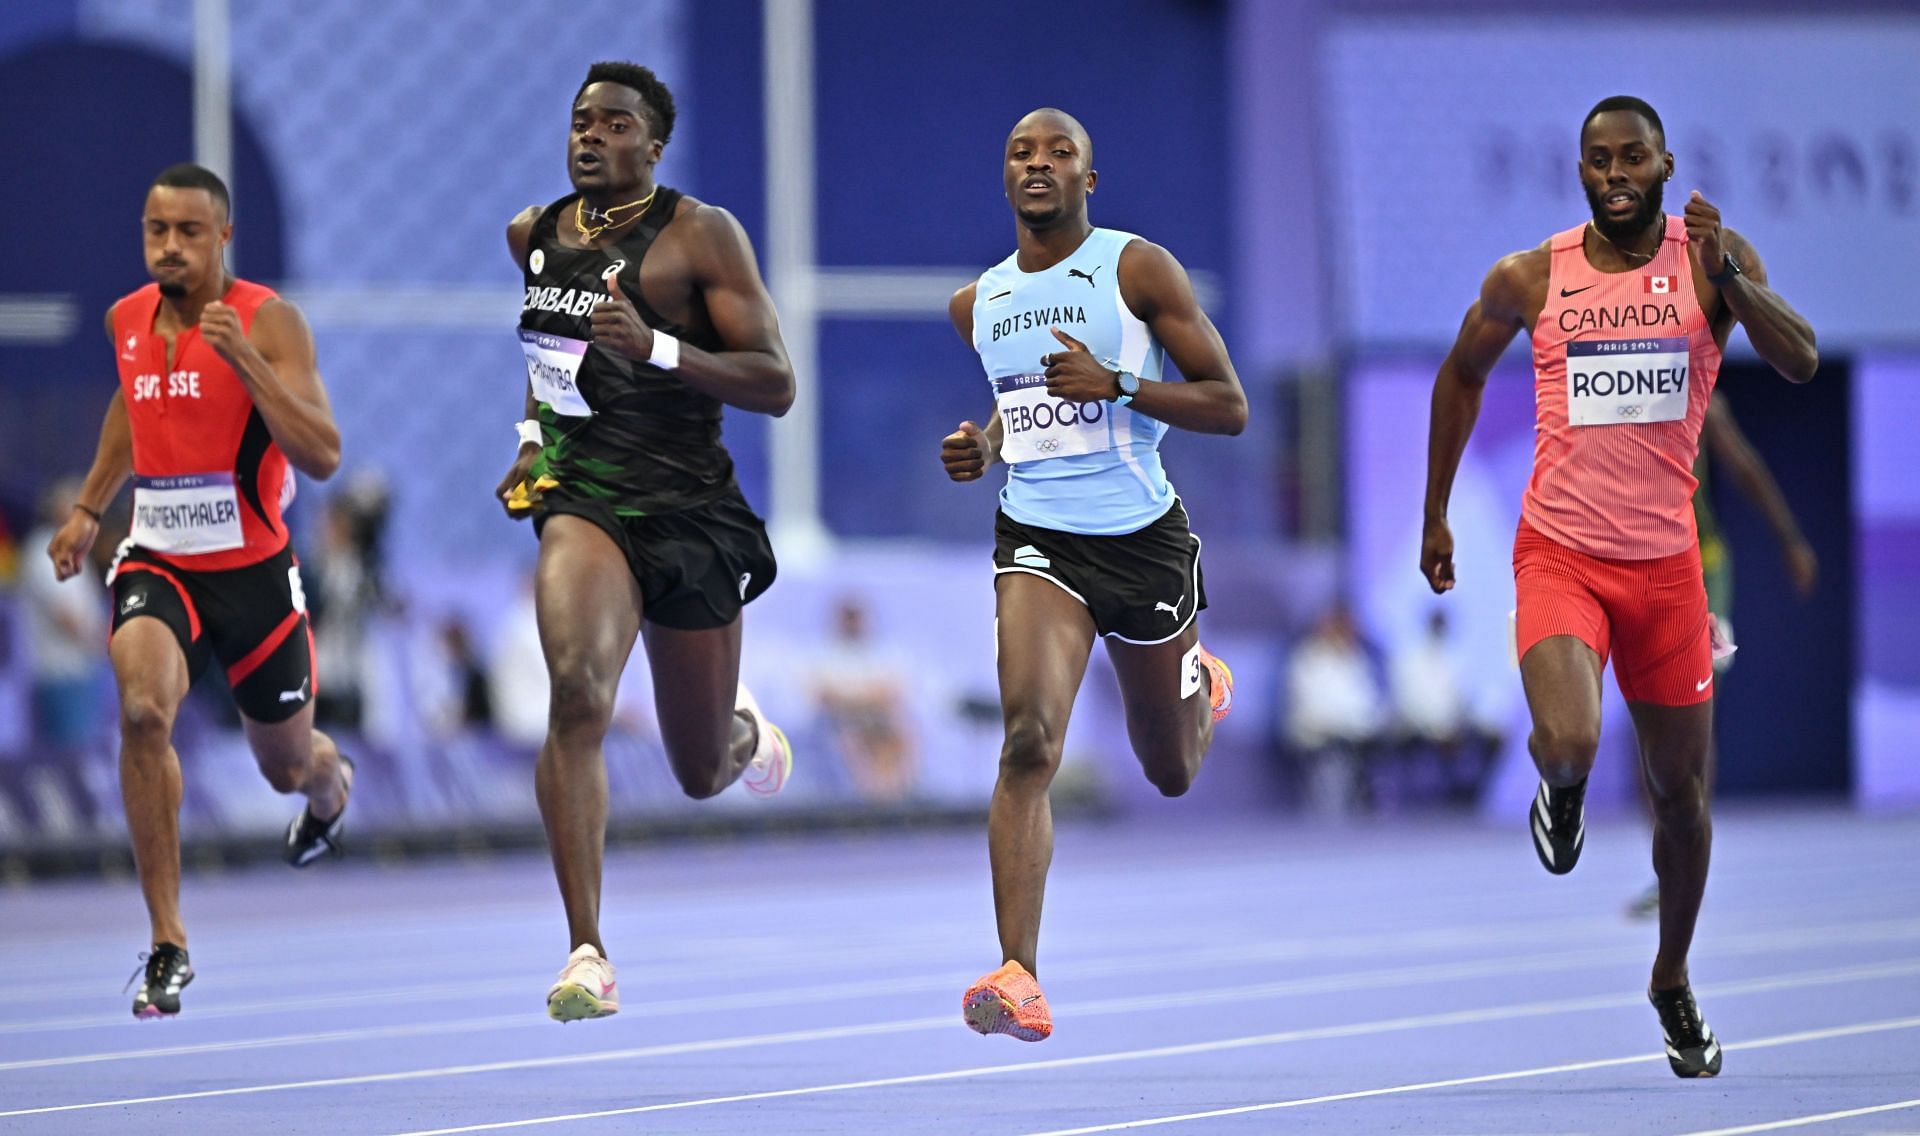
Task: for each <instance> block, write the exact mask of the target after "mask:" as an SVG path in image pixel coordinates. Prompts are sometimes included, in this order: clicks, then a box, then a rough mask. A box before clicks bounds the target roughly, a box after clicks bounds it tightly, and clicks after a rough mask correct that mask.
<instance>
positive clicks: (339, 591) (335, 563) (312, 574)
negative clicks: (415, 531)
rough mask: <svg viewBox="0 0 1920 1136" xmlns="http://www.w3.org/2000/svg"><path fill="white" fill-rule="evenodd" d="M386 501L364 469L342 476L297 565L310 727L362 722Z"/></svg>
mask: <svg viewBox="0 0 1920 1136" xmlns="http://www.w3.org/2000/svg"><path fill="white" fill-rule="evenodd" d="M387 505H388V494H387V485H386V481H385V479H384V478H382V477H380V476H379V475H378V474H372V473H359V474H355V475H354V476H353V477H352V478H349V479H348V481H347V483H346V484H345V485H344V486H342V487H341V489H340V490H339V491H338V492H336V493H335V494H334V495H333V496H331V497H329V498H328V499H327V515H326V520H325V522H324V523H323V524H322V525H321V529H320V545H319V547H318V548H317V549H316V550H315V551H314V554H313V555H312V556H310V557H308V558H307V560H306V562H305V563H304V564H302V566H301V574H302V576H303V577H305V579H306V588H307V603H308V611H309V614H310V615H311V617H312V620H313V637H314V654H315V668H314V669H315V672H316V674H317V676H318V679H319V681H318V682H317V683H316V684H315V693H314V701H313V716H314V724H315V725H316V726H336V727H341V728H344V729H347V730H353V731H358V730H360V729H361V728H362V727H363V725H364V724H365V718H366V690H367V684H368V675H369V674H370V673H371V670H372V658H371V654H370V652H371V649H372V648H371V642H370V640H371V631H372V625H373V622H374V619H375V617H376V616H378V615H379V614H380V612H381V610H382V608H383V607H384V606H385V602H386V590H385V588H384V586H383V584H382V579H381V557H380V544H381V539H382V537H383V536H384V534H385V532H386V525H387Z"/></svg>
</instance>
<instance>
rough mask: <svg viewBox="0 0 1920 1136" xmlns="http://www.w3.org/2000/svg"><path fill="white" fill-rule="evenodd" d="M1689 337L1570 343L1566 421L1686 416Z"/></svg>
mask: <svg viewBox="0 0 1920 1136" xmlns="http://www.w3.org/2000/svg"><path fill="white" fill-rule="evenodd" d="M1687 367H1688V359H1687V337H1686V336H1684V335H1678V336H1674V337H1673V338H1671V339H1603V340H1590V341H1586V342H1578V343H1569V344H1567V421H1568V422H1570V423H1571V424H1573V425H1575V426H1622V425H1629V426H1631V425H1639V424H1641V423H1644V422H1677V421H1679V420H1680V419H1682V418H1685V417H1686V416H1687Z"/></svg>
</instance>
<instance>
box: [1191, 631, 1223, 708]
mask: <svg viewBox="0 0 1920 1136" xmlns="http://www.w3.org/2000/svg"><path fill="white" fill-rule="evenodd" d="M1194 646H1196V647H1200V665H1201V666H1204V667H1206V668H1207V677H1208V678H1209V679H1210V680H1211V681H1210V682H1209V683H1208V684H1207V685H1208V686H1209V687H1211V688H1212V691H1213V695H1212V697H1213V720H1214V721H1216V722H1218V721H1219V720H1220V719H1222V718H1224V717H1226V716H1227V715H1229V714H1231V713H1233V672H1232V671H1230V670H1228V669H1227V664H1226V663H1224V662H1221V661H1220V660H1219V659H1218V658H1215V657H1214V654H1213V652H1212V651H1209V650H1207V649H1206V648H1205V647H1203V646H1201V645H1200V644H1198V643H1196V644H1194Z"/></svg>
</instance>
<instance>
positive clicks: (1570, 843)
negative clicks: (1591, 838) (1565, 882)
mask: <svg viewBox="0 0 1920 1136" xmlns="http://www.w3.org/2000/svg"><path fill="white" fill-rule="evenodd" d="M1586 802H1587V779H1586V778H1584V777H1582V778H1581V779H1580V783H1579V784H1578V785H1572V786H1569V787H1567V788H1565V789H1554V788H1550V787H1549V786H1548V785H1547V783H1546V782H1545V781H1542V782H1540V792H1538V793H1536V794H1535V795H1534V798H1533V808H1532V810H1531V816H1532V826H1533V850H1534V851H1535V852H1537V853H1539V854H1540V864H1541V866H1542V867H1544V868H1546V869H1547V871H1549V872H1552V873H1553V874H1554V875H1556V876H1564V875H1566V874H1567V873H1568V872H1571V871H1573V866H1574V865H1575V864H1578V863H1579V862H1580V849H1582V848H1584V847H1586V843H1587V809H1586Z"/></svg>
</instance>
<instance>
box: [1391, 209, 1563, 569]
mask: <svg viewBox="0 0 1920 1136" xmlns="http://www.w3.org/2000/svg"><path fill="white" fill-rule="evenodd" d="M1550 257H1551V253H1550V252H1549V251H1548V248H1547V246H1546V245H1544V244H1543V245H1541V246H1540V247H1538V248H1533V249H1528V250H1527V251H1526V252H1516V253H1512V254H1510V255H1508V256H1504V257H1502V258H1500V260H1499V261H1498V262H1497V263H1496V264H1495V265H1494V266H1493V269H1492V271H1490V272H1488V273H1487V278H1486V279H1485V280H1484V281H1482V282H1481V284H1480V298H1479V299H1478V300H1476V301H1474V304H1473V306H1472V307H1470V308H1468V309H1467V316H1466V318H1465V319H1464V320H1462V321H1460V334H1459V335H1458V336H1456V337H1455V338H1454V341H1453V349H1452V350H1451V351H1449V352H1447V357H1446V359H1445V360H1444V361H1442V362H1441V364H1440V372H1439V374H1437V375H1436V376H1434V380H1433V406H1432V410H1431V411H1430V417H1429V418H1428V421H1427V496H1426V515H1425V524H1424V531H1423V534H1422V536H1421V540H1420V573H1421V575H1423V576H1425V577H1426V578H1427V585H1428V586H1429V587H1431V588H1432V589H1433V590H1434V591H1436V592H1444V591H1447V590H1449V589H1451V588H1452V587H1453V530H1452V529H1451V528H1449V527H1448V525H1447V502H1448V501H1449V500H1450V499H1451V498H1452V496H1453V478H1454V475H1455V474H1456V473H1458V472H1459V471H1460V455H1462V454H1463V453H1465V452H1466V449H1467V439H1468V438H1469V437H1471V436H1472V435H1473V424H1474V423H1475V422H1476V421H1477V420H1478V419H1479V417H1480V396H1481V395H1482V393H1484V391H1485V390H1486V386H1487V375H1488V374H1489V373H1491V372H1492V370H1493V366H1494V364H1495V363H1498V362H1499V361H1500V356H1501V355H1502V354H1503V353H1504V352H1505V351H1506V349H1507V345H1508V344H1509V343H1512V342H1513V337H1514V336H1516V335H1518V334H1519V333H1520V330H1521V329H1522V328H1531V327H1532V326H1533V321H1534V320H1536V319H1538V318H1539V315H1540V309H1541V308H1542V307H1544V306H1545V305H1546V300H1547V275H1548V270H1549V268H1550V266H1551V263H1552V261H1551V259H1550Z"/></svg>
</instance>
